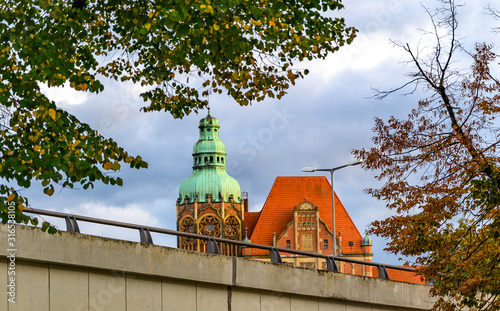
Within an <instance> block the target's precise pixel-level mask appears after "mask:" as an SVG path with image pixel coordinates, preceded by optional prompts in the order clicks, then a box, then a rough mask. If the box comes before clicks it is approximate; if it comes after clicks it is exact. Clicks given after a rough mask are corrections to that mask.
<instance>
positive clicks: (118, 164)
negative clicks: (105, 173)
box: [111, 162, 121, 171]
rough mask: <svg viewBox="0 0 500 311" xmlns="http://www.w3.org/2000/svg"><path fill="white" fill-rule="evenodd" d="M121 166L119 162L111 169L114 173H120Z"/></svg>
mask: <svg viewBox="0 0 500 311" xmlns="http://www.w3.org/2000/svg"><path fill="white" fill-rule="evenodd" d="M120 167H121V165H120V163H118V162H115V163H113V164H112V165H111V168H112V169H113V170H114V171H118V170H119V169H120Z"/></svg>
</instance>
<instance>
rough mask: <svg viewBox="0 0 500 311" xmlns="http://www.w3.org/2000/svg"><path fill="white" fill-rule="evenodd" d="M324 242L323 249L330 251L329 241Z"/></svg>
mask: <svg viewBox="0 0 500 311" xmlns="http://www.w3.org/2000/svg"><path fill="white" fill-rule="evenodd" d="M323 242H324V245H323V248H324V249H328V240H324V241H323Z"/></svg>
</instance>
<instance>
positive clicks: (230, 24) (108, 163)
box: [0, 0, 356, 222]
mask: <svg viewBox="0 0 500 311" xmlns="http://www.w3.org/2000/svg"><path fill="white" fill-rule="evenodd" d="M341 8H342V4H341V2H340V1H339V0H273V1H270V0H217V1H216V2H212V1H211V0H169V1H165V0H119V1H118V0H109V1H96V0H74V1H67V0H40V1H38V0H37V1H34V0H25V1H14V0H0V21H1V22H0V77H1V79H0V103H1V106H0V111H1V113H2V119H1V124H0V126H1V128H0V145H1V146H2V149H1V150H0V158H1V162H0V177H1V178H2V179H3V180H4V181H5V182H4V183H3V184H1V185H0V217H1V219H2V220H3V222H6V221H7V209H6V202H7V201H9V202H12V201H14V202H16V206H17V207H18V208H17V209H16V221H18V222H28V221H29V220H30V218H29V217H27V216H25V215H24V214H23V213H22V210H23V209H24V208H25V206H27V205H28V202H27V198H24V197H22V196H20V195H19V193H18V191H17V190H19V189H23V188H27V187H30V186H31V184H32V182H39V183H41V185H42V186H43V187H44V188H43V189H44V190H43V191H44V193H46V194H47V195H52V194H53V192H54V189H55V187H57V186H58V185H59V186H62V187H71V188H73V187H75V186H81V187H83V188H84V189H86V188H88V187H92V186H93V184H94V182H95V181H102V182H104V183H106V184H107V183H110V184H118V185H121V184H122V180H121V179H120V178H114V177H110V176H108V175H107V174H106V173H107V171H117V170H119V169H120V167H121V164H123V163H125V164H128V165H129V166H130V167H133V168H141V167H146V166H147V163H145V162H144V161H143V160H142V159H141V158H140V157H138V156H130V155H129V154H128V153H127V152H126V151H125V150H123V148H121V147H119V146H118V145H117V143H116V142H115V141H113V140H112V139H108V138H105V137H103V136H101V135H99V133H97V132H96V131H95V130H94V129H92V128H91V127H90V126H89V125H87V124H85V123H82V122H80V121H79V120H78V119H77V118H76V117H75V116H73V115H71V114H69V113H67V112H66V111H64V110H61V109H59V108H58V107H57V106H56V104H55V103H54V102H53V101H51V100H50V98H47V96H46V95H45V94H43V92H42V91H41V86H44V85H45V86H48V87H61V86H64V87H69V88H72V89H74V90H76V91H82V92H92V93H99V92H101V91H102V90H103V88H104V87H103V83H102V82H101V80H102V79H103V78H111V79H114V80H117V81H132V82H134V83H138V84H140V85H142V86H144V87H145V91H144V92H143V93H142V94H141V97H142V99H143V100H144V101H145V102H146V106H145V107H144V108H143V109H144V110H145V111H160V110H164V111H167V112H169V113H171V114H172V115H173V116H174V117H176V118H181V117H183V116H185V115H186V114H189V113H191V112H193V111H195V112H196V111H197V110H198V109H200V108H203V107H204V106H206V104H207V102H206V98H207V97H206V96H207V95H208V94H209V93H222V92H225V93H226V94H228V95H229V96H231V97H232V98H233V99H234V100H235V101H236V102H237V103H238V104H240V105H247V104H249V103H251V102H252V101H259V100H262V99H264V98H266V97H278V98H280V97H282V96H283V95H284V94H285V92H286V90H287V88H288V87H289V86H290V84H294V83H295V81H296V79H297V78H299V77H302V76H303V74H304V73H307V71H300V70H296V69H293V64H294V62H296V61H300V60H303V59H314V58H324V57H325V56H326V55H327V54H329V53H331V52H334V51H336V50H338V49H339V47H340V46H342V45H344V44H348V43H350V42H351V40H352V39H353V38H354V36H355V32H356V31H355V29H354V28H351V27H347V26H346V25H345V23H344V20H343V19H341V18H331V17H328V16H327V15H326V14H325V12H327V11H331V10H339V9H341ZM190 79H191V81H190ZM14 187H16V188H17V189H15V188H14Z"/></svg>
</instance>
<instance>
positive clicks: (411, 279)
mask: <svg viewBox="0 0 500 311" xmlns="http://www.w3.org/2000/svg"><path fill="white" fill-rule="evenodd" d="M405 267H408V266H407V265H405ZM387 274H389V279H390V280H392V281H399V282H406V283H413V284H426V282H425V281H424V280H422V279H421V277H420V276H419V275H416V274H415V273H414V272H409V271H403V270H395V269H389V268H387ZM373 277H376V278H377V277H378V270H377V268H376V267H375V268H373Z"/></svg>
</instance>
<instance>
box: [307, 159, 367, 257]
mask: <svg viewBox="0 0 500 311" xmlns="http://www.w3.org/2000/svg"><path fill="white" fill-rule="evenodd" d="M361 163H363V160H360V161H352V162H349V163H347V164H344V165H341V166H337V167H334V168H315V167H304V168H303V169H302V172H316V171H318V172H320V171H324V172H330V174H332V233H333V256H336V255H337V251H336V248H337V243H336V237H335V192H334V190H333V172H335V171H336V170H340V169H341V168H344V167H348V166H355V165H359V164H361Z"/></svg>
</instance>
